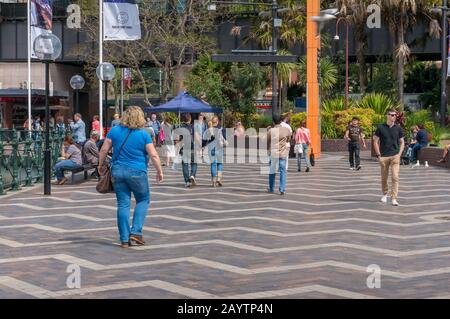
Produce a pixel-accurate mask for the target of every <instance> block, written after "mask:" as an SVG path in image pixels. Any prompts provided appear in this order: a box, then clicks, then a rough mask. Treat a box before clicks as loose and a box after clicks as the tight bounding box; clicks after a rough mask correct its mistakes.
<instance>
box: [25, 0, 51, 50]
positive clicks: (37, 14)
mask: <svg viewBox="0 0 450 319" xmlns="http://www.w3.org/2000/svg"><path fill="white" fill-rule="evenodd" d="M52 6H53V0H31V14H30V16H31V23H30V25H31V30H30V31H31V57H32V58H37V56H36V55H35V53H34V40H35V39H36V38H37V37H38V36H39V35H41V34H45V33H52V26H53V22H52V20H53V9H52Z"/></svg>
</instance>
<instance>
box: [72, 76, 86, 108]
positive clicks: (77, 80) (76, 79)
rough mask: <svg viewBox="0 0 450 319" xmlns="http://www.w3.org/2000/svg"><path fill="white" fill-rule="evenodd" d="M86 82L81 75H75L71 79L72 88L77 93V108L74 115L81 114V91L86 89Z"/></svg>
mask: <svg viewBox="0 0 450 319" xmlns="http://www.w3.org/2000/svg"><path fill="white" fill-rule="evenodd" d="M85 84H86V82H85V81H84V78H83V77H82V76H81V75H74V76H72V78H71V79H70V86H71V87H72V89H73V90H74V91H75V100H76V101H75V107H74V112H73V113H74V114H76V113H80V94H79V93H80V90H82V89H83V88H84V85H85Z"/></svg>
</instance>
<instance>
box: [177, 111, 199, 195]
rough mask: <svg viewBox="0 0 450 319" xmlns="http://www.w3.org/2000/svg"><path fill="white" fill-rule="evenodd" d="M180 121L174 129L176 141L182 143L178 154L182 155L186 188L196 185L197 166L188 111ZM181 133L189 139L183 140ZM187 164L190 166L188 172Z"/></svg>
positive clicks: (190, 118) (192, 129) (192, 127)
mask: <svg viewBox="0 0 450 319" xmlns="http://www.w3.org/2000/svg"><path fill="white" fill-rule="evenodd" d="M182 121H183V124H181V125H180V127H179V128H178V129H176V132H175V134H176V135H178V136H179V139H178V140H177V143H181V145H182V148H181V150H180V155H181V157H182V162H181V163H182V167H183V178H184V186H185V187H186V188H190V187H191V186H197V181H196V180H195V176H196V175H197V167H198V166H197V159H196V152H195V136H194V125H193V124H192V123H191V122H192V117H191V114H189V113H186V114H183V117H182ZM183 135H186V139H189V141H188V140H186V141H184V138H183ZM188 135H189V136H188ZM200 147H201V142H200ZM189 164H190V166H191V170H190V172H189Z"/></svg>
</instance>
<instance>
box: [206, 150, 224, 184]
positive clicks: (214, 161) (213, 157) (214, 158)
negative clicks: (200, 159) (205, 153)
mask: <svg viewBox="0 0 450 319" xmlns="http://www.w3.org/2000/svg"><path fill="white" fill-rule="evenodd" d="M209 158H210V161H211V177H217V173H218V172H219V173H222V172H223V151H219V150H216V149H212V150H211V151H210V152H209Z"/></svg>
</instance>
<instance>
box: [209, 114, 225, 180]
mask: <svg viewBox="0 0 450 319" xmlns="http://www.w3.org/2000/svg"><path fill="white" fill-rule="evenodd" d="M204 139H206V140H207V141H208V142H207V145H206V148H207V150H208V155H209V160H210V167H211V183H212V187H217V186H223V183H222V182H223V154H224V151H223V149H224V147H225V146H226V145H227V140H226V138H225V134H224V132H223V129H222V127H221V126H220V121H219V118H218V117H217V116H214V117H213V118H212V121H211V127H210V128H209V129H208V130H207V131H206V132H205V136H204Z"/></svg>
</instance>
